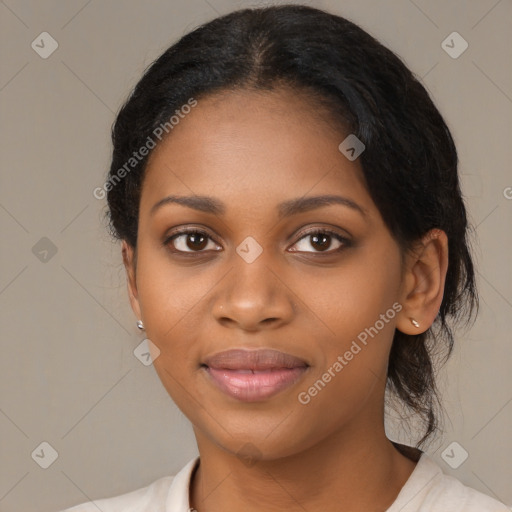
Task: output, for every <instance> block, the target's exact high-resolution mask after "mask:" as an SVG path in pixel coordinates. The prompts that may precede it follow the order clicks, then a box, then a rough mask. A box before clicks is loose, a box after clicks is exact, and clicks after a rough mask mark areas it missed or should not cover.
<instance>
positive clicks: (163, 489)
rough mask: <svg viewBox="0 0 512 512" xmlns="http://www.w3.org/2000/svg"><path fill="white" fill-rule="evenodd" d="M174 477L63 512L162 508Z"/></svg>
mask: <svg viewBox="0 0 512 512" xmlns="http://www.w3.org/2000/svg"><path fill="white" fill-rule="evenodd" d="M173 479H174V477H173V476H166V477H162V478H159V479H158V480H155V481H154V482H153V483H151V484H150V485H148V486H146V487H141V488H139V489H136V490H134V491H131V492H129V493H126V494H122V495H119V496H114V497H112V498H104V499H98V500H94V501H88V502H87V503H81V504H80V505H75V506H73V507H71V508H67V509H66V510H62V511H61V512H98V510H101V511H102V512H122V511H125V510H130V511H132V510H133V512H139V511H140V512H145V511H146V510H147V507H151V506H155V507H157V506H161V505H162V504H163V503H165V500H166V498H167V495H168V494H169V490H170V488H171V485H172V481H173Z"/></svg>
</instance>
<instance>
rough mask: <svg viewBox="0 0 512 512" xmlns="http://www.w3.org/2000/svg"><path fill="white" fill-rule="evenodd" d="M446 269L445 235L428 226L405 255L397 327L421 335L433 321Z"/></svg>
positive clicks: (446, 244) (440, 296)
mask: <svg viewBox="0 0 512 512" xmlns="http://www.w3.org/2000/svg"><path fill="white" fill-rule="evenodd" d="M447 269H448V237H447V236H446V233H445V232H444V231H442V230H441V229H431V230H430V231H429V232H428V233H427V234H426V235H425V236H424V237H422V239H421V240H420V241H419V242H418V243H417V244H416V245H415V247H414V248H413V249H412V250H411V251H410V252H409V253H408V254H407V256H406V258H405V270H404V275H403V279H402V289H401V301H400V303H401V304H402V310H401V311H400V314H399V316H398V318H397V325H396V327H397V329H398V330H400V331H402V332H403V333H405V334H420V333H422V332H425V331H426V330H427V329H428V328H429V327H430V326H431V325H432V324H433V322H434V320H435V318H436V316H437V313H438V312H439V308H440V307H441V302H442V301H443V294H444V285H445V281H446V272H447ZM411 319H414V320H416V322H418V323H419V328H418V327H415V326H414V325H413V324H412V322H411Z"/></svg>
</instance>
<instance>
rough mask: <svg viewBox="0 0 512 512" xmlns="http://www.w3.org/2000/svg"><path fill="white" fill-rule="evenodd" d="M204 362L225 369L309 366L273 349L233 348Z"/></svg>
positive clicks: (300, 360)
mask: <svg viewBox="0 0 512 512" xmlns="http://www.w3.org/2000/svg"><path fill="white" fill-rule="evenodd" d="M204 364H205V365H206V366H208V367H210V368H215V369H225V370H270V369H278V368H299V367H307V366H309V365H308V364H307V363H306V361H304V360H303V359H300V358H298V357H295V356H292V355H291V354H287V353H285V352H280V351H279V350H273V349H258V350H247V349H232V350H226V351H224V352H218V353H216V354H213V355H211V356H209V357H207V358H206V359H205V360H204Z"/></svg>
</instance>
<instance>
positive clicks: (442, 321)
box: [107, 5, 478, 447]
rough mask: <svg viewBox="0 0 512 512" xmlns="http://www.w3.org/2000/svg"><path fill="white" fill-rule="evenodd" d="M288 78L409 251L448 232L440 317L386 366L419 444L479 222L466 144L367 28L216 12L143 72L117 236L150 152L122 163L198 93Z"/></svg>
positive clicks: (114, 189)
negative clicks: (354, 164) (335, 130)
mask: <svg viewBox="0 0 512 512" xmlns="http://www.w3.org/2000/svg"><path fill="white" fill-rule="evenodd" d="M280 86H288V87H291V88H292V90H295V91H297V92H306V93H307V94H308V97H309V98H311V101H316V102H318V103H319V105H323V106H326V107H327V109H328V112H329V113H330V117H331V118H332V120H334V121H335V122H336V123H338V125H339V126H343V127H344V128H345V131H348V132H350V133H354V134H355V135H356V136H357V137H358V138H359V139H360V140H362V141H363V143H364V144H365V146H366V149H365V151H364V152H363V153H362V154H361V156H360V157H359V159H360V163H361V165H362V169H363V172H364V176H365V179H366V184H367V188H368V191H369V194H370V195H371V197H372V199H373V201H374V202H375V204H376V206H377V208H378V209H379V211H380V213H381V215H382V217H383V219H384V222H385V224H386V225H387V227H388V229H389V230H390V232H391V234H392V236H393V237H394V238H395V240H396V241H397V243H398V244H399V247H400V248H401V251H402V255H403V254H404V253H405V251H407V250H408V249H410V248H411V247H412V246H413V244H414V242H416V241H418V240H419V239H420V238H421V237H422V236H423V235H425V234H426V233H427V232H428V231H429V230H430V229H432V228H439V229H441V230H443V231H445V232H446V234H447V237H448V249H449V263H448V270H447V275H446V282H445V290H444V297H443V300H442V304H441V307H440V310H439V314H438V315H437V317H436V319H435V321H434V324H433V325H432V326H431V327H430V328H429V329H428V330H427V331H426V332H424V333H421V334H416V335H407V334H404V333H402V332H400V331H398V330H396V331H395V334H394V338H393V344H392V347H391V352H390V358H389V365H388V373H387V392H391V393H392V396H393V397H395V398H398V403H400V404H401V405H404V404H405V406H406V408H407V409H408V410H409V412H412V413H413V414H414V413H416V415H417V417H419V418H420V419H421V421H422V427H421V428H422V429H423V430H424V432H423V437H422V438H421V439H420V441H419V442H418V443H417V444H416V446H417V447H420V446H422V445H423V444H424V443H425V441H426V440H427V439H428V438H429V436H431V434H432V433H434V432H435V431H437V430H439V425H440V422H439V416H438V413H439V412H440V413H441V415H442V412H443V408H442V405H441V402H440V399H439V394H438V390H437V387H436V380H435V368H436V365H437V359H438V356H440V355H442V354H444V356H445V360H446V359H447V358H448V357H449V355H450V353H451V351H452V348H453V343H454V338H453V332H452V328H453V323H454V322H460V321H462V320H463V319H465V320H466V323H469V320H470V319H471V317H472V315H473V312H474V310H475V309H476V310H478V295H477V290H476V285H475V275H474V269H473V263H472V259H471V254H470V251H469V238H468V235H469V229H470V227H469V225H468V221H467V217H466V209H465V206H464V201H463V198H462V195H461V190H460V185H459V177H458V171H457V163H458V158H457V152H456V148H455V145H454V141H453V139H452V136H451V134H450V131H449V129H448V127H447V125H446V123H445V121H444V119H443V117H442V116H441V114H440V113H439V112H438V110H437V108H436V107H435V105H434V103H433V102H432V100H431V99H430V97H429V95H428V93H427V91H426V90H425V88H424V87H423V86H422V85H421V84H420V82H419V80H417V79H416V78H415V76H414V75H413V74H412V73H411V71H410V70H409V69H408V68H407V67H406V66H405V65H404V63H403V62H402V61H401V59H400V58H399V57H398V56H396V55H395V54H394V53H393V52H392V51H390V50H389V49H387V48H385V47H384V46H383V45H382V44H380V43H379V42H378V41H377V40H376V39H374V38H373V37H372V36H370V35H369V34H368V33H367V32H365V31H364V30H363V29H361V28H360V27H358V26H357V25H355V24H354V23H352V22H351V21H348V20H347V19H344V18H342V17H340V16H336V15H333V14H330V13H327V12H325V11H322V10H319V9H314V8H310V7H306V6H299V5H281V6H273V7H264V8H255V9H242V10H238V11H235V12H232V13H230V14H228V15H225V16H222V17H219V18H216V19H214V20H212V21H210V22H208V23H205V24H204V25H202V26H200V27H198V28H196V29H195V30H193V31H191V32H190V33H188V34H186V35H185V36H183V37H182V38H181V39H180V40H179V41H178V42H177V43H175V44H174V45H172V46H171V47H170V48H168V49H167V50H166V51H165V52H164V53H163V54H162V55H161V56H160V57H159V58H158V59H157V60H156V61H155V62H153V63H152V64H151V65H150V66H149V68H148V69H147V70H146V71H145V73H144V75H143V77H142V78H141V80H140V81H139V82H138V84H137V85H136V87H135V88H134V90H133V92H132V94H131V95H130V97H129V98H128V99H127V101H126V102H125V104H124V105H123V106H122V108H121V109H120V111H119V113H118V116H117V119H116V121H115V123H114V125H113V128H112V141H113V156H112V164H111V168H110V173H109V178H108V179H109V180H110V181H111V186H109V187H108V194H107V199H108V207H109V212H108V218H109V222H110V228H111V232H112V234H113V235H114V236H115V237H116V238H118V239H123V240H126V241H127V242H128V243H129V244H130V245H131V246H132V247H134V248H135V249H136V245H137V227H138V213H139V201H140V196H141V187H142V182H143V177H144V170H145V166H146V162H147V156H146V157H144V158H141V159H140V161H137V163H136V164H134V162H133V161H132V164H134V165H133V168H132V169H130V170H129V172H127V173H123V174H126V175H125V176H123V178H122V179H121V180H119V169H120V168H122V167H123V165H125V168H126V162H127V161H129V160H130V158H131V157H132V155H133V152H134V151H137V150H138V149H139V148H140V147H142V146H144V144H145V143H146V141H147V140H148V137H152V134H153V133H154V130H156V129H158V127H159V126H161V125H163V124H164V123H166V122H169V119H170V118H171V116H172V115H173V114H174V113H175V112H176V110H179V109H180V108H181V107H182V106H183V105H185V104H186V103H187V101H188V100H190V98H191V97H193V98H196V99H199V98H201V97H204V96H206V95H209V94H213V93H214V92H229V91H230V90H233V91H234V90H237V89H251V90H260V91H264V90H267V91H268V90H272V89H274V88H278V87H280ZM169 136H172V132H170V135H169ZM116 174H117V176H116ZM114 178H117V180H116V181H115V182H114V181H113V180H114ZM449 320H450V322H448V321H449ZM449 323H450V324H451V325H449ZM439 362H441V360H439ZM443 362H444V361H443Z"/></svg>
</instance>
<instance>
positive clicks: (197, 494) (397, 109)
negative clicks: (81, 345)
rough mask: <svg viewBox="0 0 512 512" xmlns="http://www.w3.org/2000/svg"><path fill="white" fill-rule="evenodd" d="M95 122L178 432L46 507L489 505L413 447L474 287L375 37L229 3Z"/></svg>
mask: <svg viewBox="0 0 512 512" xmlns="http://www.w3.org/2000/svg"><path fill="white" fill-rule="evenodd" d="M113 144H114V151H113V159H112V165H111V169H110V174H109V178H108V180H107V183H106V184H105V188H104V190H105V191H106V192H108V203H109V209H110V220H111V225H112V230H113V233H114V235H115V236H116V237H117V238H119V239H120V240H121V241H122V255H123V261H124V264H125V267H126V271H127V276H128V290H129V297H130V302H131V305H132V308H133V311H134V313H135V315H136V317H137V322H138V325H139V327H140V328H141V329H143V330H145V333H146V336H147V339H148V340H149V341H148V345H149V348H150V352H151V355H152V358H153V364H154V366H155V369H156V371H157V373H158V375H159V377H160V379H161V381H162V383H163V385H164V386H165V388H166V389H167V391H168V392H169V394H170V396H171V397H172V398H173V400H174V401H175V402H176V404H177V405H178V407H179V408H180V409H181V410H182V411H183V413H184V414H185V415H186V416H187V417H188V418H189V420H190V421H191V423H192V425H193V429H194V433H195V437H196V440H197V444H198V449H199V454H200V456H199V457H198V458H197V459H195V460H192V461H190V462H189V463H188V464H187V465H186V466H185V467H184V468H183V469H182V471H180V472H179V474H178V475H176V476H175V477H174V478H173V477H164V478H161V479H159V480H157V481H156V482H154V483H153V484H151V485H150V486H148V487H145V488H142V489H138V490H136V491H133V492H131V493H128V494H125V495H122V496H118V497H115V498H110V499H103V500H97V501H96V502H95V503H96V504H94V503H92V502H91V503H89V504H82V505H79V506H77V507H74V508H71V509H68V510H69V511H70V512H71V511H73V512H79V511H89V510H90V511H92V510H95V511H96V510H97V509H98V508H99V509H100V510H102V511H103V512H110V511H112V512H113V511H125V510H130V511H141V512H142V511H149V510H151V511H156V510H162V511H163V510H165V511H166V512H171V511H172V512H175V511H176V512H184V511H186V510H191V509H193V510H197V511H199V512H208V511H220V510H222V511H230V510H244V511H246V512H249V511H255V510H265V511H274V510H308V511H313V510H323V511H347V512H348V511H351V512H353V511H365V512H372V511H384V510H386V511H387V512H398V511H401V512H412V511H421V512H427V511H428V512H434V511H435V512H441V511H442V512H455V511H460V512H462V511H464V512H477V511H478V512H484V511H493V512H498V511H505V510H507V507H506V506H505V505H504V504H501V503H499V502H498V501H496V500H494V499H492V498H490V497H488V496H486V495H484V494H482V493H480V492H478V491H476V490H474V489H471V488H469V487H467V486H464V485H463V484H462V483H460V482H459V481H458V480H456V479H455V478H453V477H450V476H447V475H444V474H443V473H442V471H441V469H440V468H439V466H437V464H436V463H435V462H434V461H433V460H432V459H430V458H429V457H428V456H427V454H426V453H424V452H423V451H422V450H421V449H420V447H421V446H422V445H424V444H425V442H426V441H427V440H428V439H429V438H430V437H431V436H432V435H433V434H434V433H435V432H436V430H437V428H438V419H437V409H438V398H437V393H436V385H435V380H434V368H435V366H434V363H435V362H436V356H437V355H438V354H441V353H442V352H443V349H444V351H445V353H446V355H449V352H450V350H451V348H452V344H453V336H452V326H451V324H452V323H453V322H455V321H458V320H463V319H466V320H469V318H470V317H471V313H472V312H473V311H474V310H475V309H476V306H477V304H478V301H477V293H476V289H475V281H474V271H473V264H472V260H471V256H470V253H469V250H468V243H467V231H468V225H467V219H466V211H465V207H464V203H463V200H462V197H461V192H460V188H459V179H458V171H457V153H456V149H455V146H454V143H453V140H452V137H451V135H450V132H449V130H448V128H447V126H446V124H445V122H444V120H443V118H442V117H441V115H440V113H439V112H438V111H437V109H436V107H435V106H434V105H433V103H432V101H431V100H430V98H429V96H428V94H427V92H426V91H425V89H424V88H423V87H422V86H421V84H420V83H419V82H418V81H417V80H416V79H415V78H414V76H413V75H412V73H411V72H410V71H409V70H408V69H407V68H406V67H405V66H404V64H403V63H402V62H401V60H400V59H399V58H398V57H396V56H395V55H394V54H393V53H392V52H391V51H390V50H388V49H386V48H384V47H383V46H382V45H381V44H380V43H378V42H377V41H376V40H375V39H373V38H372V37H371V36H370V35H368V34H367V33H366V32H364V31H363V30H362V29H360V28H359V27H357V26H356V25H354V24H353V23H351V22H349V21H347V20H345V19H343V18H341V17H338V16H334V15H331V14H328V13H326V12H323V11H320V10H316V9H312V8H309V7H303V6H302V7H301V6H291V5H290V6H280V7H268V8H263V9H252V10H251V9H245V10H241V11H237V12H233V13H231V14H229V15H227V16H223V17H220V18H217V19H215V20H213V21H211V22H210V23H207V24H206V25H204V26H202V27H200V28H198V29H196V30H194V31H193V32H191V33H189V34H187V35H185V36H184V37H183V38H182V39H181V40H180V41H178V42H177V43H176V44H175V45H173V46H172V47H170V48H169V49H168V50H167V51H166V52H165V53H164V54H163V55H162V56H161V57H160V58H159V59H158V60H156V61H155V62H154V63H153V65H152V66H151V67H150V68H149V69H148V70H147V71H146V73H145V75H144V76H143V78H142V79H141V80H140V82H139V83H138V85H137V86H136V88H135V90H134V91H133V93H132V95H131V96H130V98H129V99H128V100H127V102H126V104H125V105H124V106H123V108H122V109H121V111H120V113H119V115H118V117H117V120H116V122H115V126H114V129H113ZM386 389H387V390H388V392H392V393H394V395H395V396H396V397H397V398H398V399H399V400H400V401H401V403H403V405H405V407H406V408H408V409H409V410H410V411H413V412H415V413H416V414H417V416H418V417H419V418H420V419H422V420H423V422H424V431H423V432H421V435H422V437H421V439H420V440H419V442H418V444H417V446H416V447H408V446H405V445H401V444H399V443H395V442H392V441H391V440H389V439H388V438H387V436H386V433H385V430H384V403H385V392H386Z"/></svg>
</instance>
